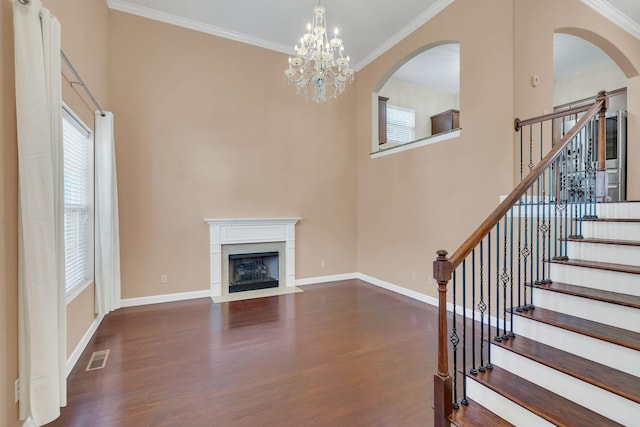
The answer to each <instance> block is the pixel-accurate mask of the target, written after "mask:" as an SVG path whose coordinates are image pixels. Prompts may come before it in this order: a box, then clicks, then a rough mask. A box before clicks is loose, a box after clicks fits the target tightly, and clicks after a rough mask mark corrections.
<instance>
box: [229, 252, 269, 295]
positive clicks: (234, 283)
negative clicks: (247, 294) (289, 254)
mask: <svg viewBox="0 0 640 427" xmlns="http://www.w3.org/2000/svg"><path fill="white" fill-rule="evenodd" d="M278 275H279V267H278V252H260V253H250V254H233V255H229V293H233V292H242V291H253V290H256V289H267V288H277V287H278V278H279V277H278Z"/></svg>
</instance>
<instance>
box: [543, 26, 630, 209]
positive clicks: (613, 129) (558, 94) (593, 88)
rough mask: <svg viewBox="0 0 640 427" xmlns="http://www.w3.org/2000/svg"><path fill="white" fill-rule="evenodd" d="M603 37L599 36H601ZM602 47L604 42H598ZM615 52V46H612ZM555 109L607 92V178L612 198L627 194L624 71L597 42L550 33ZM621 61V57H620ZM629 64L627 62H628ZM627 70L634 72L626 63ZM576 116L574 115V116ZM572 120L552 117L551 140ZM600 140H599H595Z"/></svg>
mask: <svg viewBox="0 0 640 427" xmlns="http://www.w3.org/2000/svg"><path fill="white" fill-rule="evenodd" d="M601 41H602V40H601ZM601 44H602V45H604V46H605V47H606V46H607V45H606V43H604V44H603V43H601ZM614 51H615V52H618V53H619V51H617V49H614ZM553 56H554V63H553V71H554V91H553V101H554V110H556V111H561V110H564V109H569V108H572V107H575V106H579V105H581V104H585V103H588V102H591V101H593V100H594V98H595V96H596V94H597V93H598V91H600V90H605V91H606V92H607V93H608V95H609V99H608V111H607V116H606V140H605V141H604V143H605V144H606V169H607V171H606V172H607V173H606V178H607V179H606V181H605V183H606V184H605V185H606V186H607V193H608V196H609V199H610V200H612V201H622V200H626V195H627V185H626V183H627V155H626V152H627V121H626V117H627V74H626V73H625V70H623V69H622V68H621V67H620V66H619V65H618V63H617V62H616V61H614V59H613V58H612V57H611V56H609V55H608V54H607V53H606V52H605V51H603V50H602V49H601V48H600V47H599V46H596V45H595V44H593V43H591V42H590V41H588V40H585V39H583V38H582V37H579V36H577V35H572V34H568V33H555V34H554V37H553ZM623 64H624V61H623ZM627 65H630V64H627ZM626 72H634V69H633V68H632V67H631V68H630V67H628V66H627V70H626ZM578 118H579V117H578V116H576V117H575V119H576V120H577V119H578ZM574 122H575V120H566V119H557V120H556V121H554V140H559V139H560V138H561V137H562V135H563V132H565V131H567V130H568V128H570V127H571V126H573V124H574ZM597 143H598V144H600V141H598V142H597Z"/></svg>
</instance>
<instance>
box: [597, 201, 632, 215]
mask: <svg viewBox="0 0 640 427" xmlns="http://www.w3.org/2000/svg"><path fill="white" fill-rule="evenodd" d="M596 212H597V213H598V217H600V218H640V203H598V204H597V205H596Z"/></svg>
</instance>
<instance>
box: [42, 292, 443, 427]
mask: <svg viewBox="0 0 640 427" xmlns="http://www.w3.org/2000/svg"><path fill="white" fill-rule="evenodd" d="M436 336H437V311H436V308H435V307H432V306H430V305H428V304H424V303H421V302H418V301H415V300H412V299H410V298H407V297H404V296H401V295H398V294H395V293H393V292H390V291H386V290H384V289H380V288H378V287H375V286H372V285H368V284H366V283H364V282H361V281H358V280H349V281H342V282H335V283H329V284H322V285H309V286H305V287H304V292H302V293H296V294H289V295H282V296H278V297H270V298H260V299H254V300H247V301H237V302H230V303H222V304H213V303H212V302H211V300H210V299H208V298H206V299H199V300H191V301H182V302H176V303H167V304H156V305H152V306H143V307H131V308H124V309H120V310H117V311H115V312H113V313H110V314H109V315H107V316H106V317H105V319H104V321H103V323H102V324H101V326H100V327H99V329H98V331H97V332H96V334H95V335H94V337H93V338H92V340H91V342H90V343H89V345H88V346H87V349H86V350H85V352H84V353H83V355H82V357H81V358H80V360H79V362H78V364H77V365H76V367H75V368H74V370H73V371H72V373H71V374H70V376H69V378H68V406H67V407H65V408H62V410H61V411H62V414H61V417H60V418H59V419H58V420H56V421H54V422H53V423H51V424H50V426H54V427H57V426H64V427H76V426H78V427H80V426H82V427H86V426H99V427H110V426H117V427H123V426H126V427H128V426H133V427H137V426H154V427H156V426H176V427H182V426H194V427H199V426H203V427H205V426H206V427H210V426H225V427H245V426H252V427H254V426H256V427H260V426H363V427H364V426H373V425H380V426H382V425H389V426H400V427H402V426H407V427H413V426H427V425H433V409H432V407H433V384H432V381H433V374H434V372H436V364H437V352H436V351H435V345H436V342H437V339H436ZM104 349H110V350H111V353H110V355H109V359H108V361H107V364H106V367H105V368H104V369H100V370H96V371H90V372H85V371H84V367H85V366H86V364H87V361H88V359H89V357H90V354H91V353H92V352H93V351H97V350H104Z"/></svg>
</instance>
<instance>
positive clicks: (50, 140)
mask: <svg viewBox="0 0 640 427" xmlns="http://www.w3.org/2000/svg"><path fill="white" fill-rule="evenodd" d="M13 19H14V22H13V24H14V43H15V68H16V70H15V71H16V75H15V81H16V114H17V129H18V167H19V193H18V198H19V207H18V209H19V229H18V237H19V248H18V251H19V252H18V263H19V277H18V293H19V302H18V311H19V313H18V316H19V318H18V334H19V337H18V340H19V343H18V346H19V371H20V417H21V418H22V419H25V418H27V417H32V418H33V421H34V422H35V423H36V424H37V425H43V424H46V423H48V422H50V421H52V420H54V419H55V418H57V417H58V416H59V414H60V407H61V406H65V405H66V375H65V374H66V372H65V359H66V324H65V322H66V317H65V316H66V305H65V286H64V269H63V268H62V265H63V264H62V262H63V261H64V250H63V249H61V248H63V245H64V242H63V239H62V234H61V233H62V230H63V228H62V222H63V220H64V213H63V211H61V209H63V205H62V194H60V192H61V191H62V185H61V183H62V176H61V175H62V171H61V164H60V159H61V157H62V156H61V153H62V144H61V139H62V137H61V120H62V119H61V114H62V110H61V108H62V101H61V98H60V85H61V75H60V24H59V22H58V20H57V19H56V18H55V17H53V16H51V15H50V14H49V11H48V10H46V9H44V8H43V7H42V4H41V2H40V0H31V2H30V3H29V4H28V5H23V4H21V3H20V2H19V1H18V0H14V2H13Z"/></svg>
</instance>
